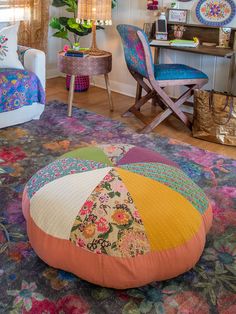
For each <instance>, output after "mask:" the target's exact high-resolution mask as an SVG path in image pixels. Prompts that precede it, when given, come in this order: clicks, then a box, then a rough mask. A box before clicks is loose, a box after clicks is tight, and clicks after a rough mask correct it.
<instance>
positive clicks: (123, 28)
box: [117, 24, 153, 78]
mask: <svg viewBox="0 0 236 314" xmlns="http://www.w3.org/2000/svg"><path fill="white" fill-rule="evenodd" d="M117 30H118V32H119V34H120V36H121V38H122V42H123V46H124V53H125V60H126V64H127V66H128V68H129V70H130V71H133V72H136V73H138V74H140V75H141V76H144V77H146V78H148V72H147V62H146V58H150V61H151V64H152V65H153V59H152V53H151V49H150V47H149V43H148V38H147V36H146V34H145V33H144V32H143V31H142V30H141V29H140V28H138V27H136V26H133V25H126V24H120V25H118V26H117ZM138 31H140V32H142V34H143V35H144V37H145V39H146V41H147V47H148V49H146V51H144V47H143V44H142V42H141V40H140V38H139V36H138Z"/></svg>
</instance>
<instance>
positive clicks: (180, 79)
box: [117, 24, 208, 133]
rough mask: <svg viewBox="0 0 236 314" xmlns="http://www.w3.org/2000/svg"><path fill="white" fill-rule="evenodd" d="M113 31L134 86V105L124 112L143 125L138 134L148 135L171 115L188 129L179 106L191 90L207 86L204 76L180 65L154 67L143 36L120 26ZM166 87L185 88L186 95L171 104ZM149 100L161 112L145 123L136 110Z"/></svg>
mask: <svg viewBox="0 0 236 314" xmlns="http://www.w3.org/2000/svg"><path fill="white" fill-rule="evenodd" d="M117 30H118V32H119V34H120V36H121V38H122V42H123V46H124V53H125V60H126V64H127V67H128V69H129V71H130V73H131V74H132V76H133V77H134V79H135V80H136V81H137V83H138V88H137V94H136V99H135V104H134V105H133V106H132V107H130V108H129V110H128V111H127V112H132V113H133V114H134V115H135V116H136V117H137V118H138V119H140V120H141V121H142V122H143V123H144V124H145V127H144V128H143V129H142V130H141V132H143V133H148V132H150V131H152V130H153V129H154V128H155V127H156V126H158V125H159V124H160V123H161V122H162V121H164V120H165V119H166V118H167V117H169V116H170V115H171V114H174V115H175V116H176V117H177V118H179V119H180V120H181V121H182V122H183V123H184V124H185V125H186V126H187V127H189V128H190V129H191V122H190V120H189V119H188V117H187V116H186V115H185V114H184V113H183V111H182V110H181V107H180V106H181V105H182V104H183V103H184V102H185V101H187V100H188V99H189V98H190V97H191V96H192V95H193V92H194V89H196V88H201V87H202V86H203V85H205V84H206V83H207V82H208V77H207V75H206V74H205V73H203V72H201V71H199V70H197V69H195V68H191V67H189V66H186V65H183V64H154V63H153V59H152V53H151V49H150V46H149V43H148V39H147V36H146V35H145V33H144V32H143V31H142V30H141V29H140V28H138V27H136V26H132V25H125V24H122V25H118V26H117ZM144 79H146V80H147V81H148V82H149V83H150V87H149V86H148V84H147V83H146V82H145V81H144ZM167 86H185V87H187V91H185V92H184V93H183V94H182V95H181V96H180V97H179V98H178V99H176V100H173V99H171V97H170V96H168V94H167V93H166V92H165V90H164V88H165V87H167ZM142 89H144V90H145V91H146V94H145V95H144V96H141V94H142ZM150 99H153V100H154V102H156V103H158V104H159V105H160V107H161V108H162V109H163V112H161V113H159V114H157V116H156V117H155V118H154V119H153V120H152V121H151V122H147V120H146V117H145V116H144V115H143V114H142V113H141V110H140V109H141V107H142V106H143V105H144V104H145V103H146V102H147V101H149V100H150Z"/></svg>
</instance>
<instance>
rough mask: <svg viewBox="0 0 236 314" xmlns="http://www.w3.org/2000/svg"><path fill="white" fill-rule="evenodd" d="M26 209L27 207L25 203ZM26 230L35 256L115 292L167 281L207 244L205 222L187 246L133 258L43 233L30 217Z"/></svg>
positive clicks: (194, 259)
mask: <svg viewBox="0 0 236 314" xmlns="http://www.w3.org/2000/svg"><path fill="white" fill-rule="evenodd" d="M24 206H27V204H26V203H24ZM27 231H28V236H29V239H30V243H31V245H32V247H33V248H34V250H35V252H36V254H37V255H38V256H39V257H40V258H41V259H42V260H43V261H45V262H46V263H47V264H49V265H50V266H53V267H55V268H59V269H63V270H65V271H69V272H72V273H74V274H75V275H77V276H78V277H80V278H82V279H84V280H87V281H89V282H92V283H95V284H98V285H101V286H105V287H110V288H116V289H126V288H132V287H139V286H142V285H145V284H148V283H150V282H152V281H155V280H158V281H159V280H166V279H169V278H172V277H175V276H177V275H179V274H181V273H184V272H186V271H188V270H189V269H191V268H192V267H193V266H194V265H195V264H196V263H197V261H198V259H199V256H200V255H201V253H202V251H203V248H204V245H205V227H204V223H203V222H202V224H201V225H200V226H199V229H198V231H197V232H196V233H195V235H194V236H193V237H192V238H191V239H189V240H188V241H187V242H186V243H185V244H184V245H182V246H179V247H176V248H174V249H170V250H163V251H162V252H153V253H148V254H146V255H143V256H137V257H134V258H120V257H119V258H117V257H111V256H108V255H105V254H95V253H91V252H88V251H86V250H84V249H82V248H79V247H76V246H75V245H73V244H72V243H71V242H70V241H68V240H63V239H57V238H55V237H53V236H50V235H48V234H46V233H44V232H43V231H42V230H41V229H40V228H38V227H37V225H36V224H35V223H34V221H33V220H32V218H31V216H30V215H29V216H28V221H27Z"/></svg>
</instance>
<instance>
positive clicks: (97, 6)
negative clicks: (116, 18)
mask: <svg viewBox="0 0 236 314" xmlns="http://www.w3.org/2000/svg"><path fill="white" fill-rule="evenodd" d="M84 20H87V21H88V22H90V21H91V22H92V36H93V41H92V46H91V48H90V50H89V51H88V53H89V54H92V55H103V54H105V51H102V50H100V49H98V47H97V42H96V25H111V24H112V22H111V0H79V1H78V18H77V21H78V22H79V23H83V22H84Z"/></svg>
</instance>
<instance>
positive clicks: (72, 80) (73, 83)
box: [68, 75, 75, 117]
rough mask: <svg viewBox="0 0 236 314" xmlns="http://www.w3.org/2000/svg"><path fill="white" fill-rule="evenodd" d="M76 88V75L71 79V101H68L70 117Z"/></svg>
mask: <svg viewBox="0 0 236 314" xmlns="http://www.w3.org/2000/svg"><path fill="white" fill-rule="evenodd" d="M74 88H75V75H71V78H70V91H69V99H68V117H71V116H72V105H73V98H74Z"/></svg>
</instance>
